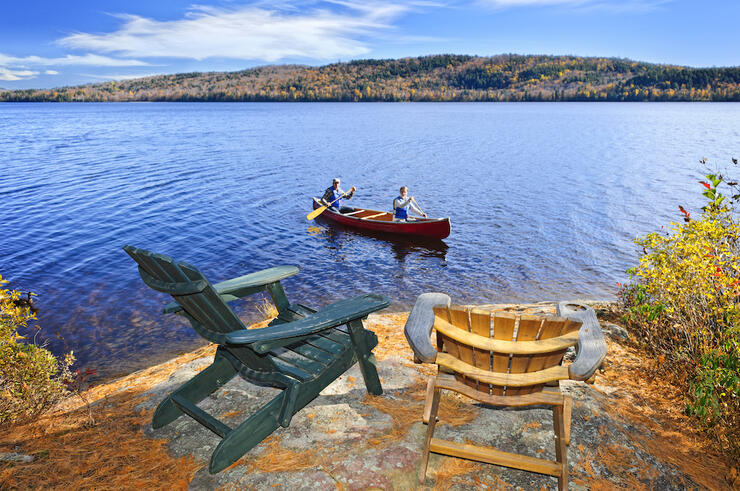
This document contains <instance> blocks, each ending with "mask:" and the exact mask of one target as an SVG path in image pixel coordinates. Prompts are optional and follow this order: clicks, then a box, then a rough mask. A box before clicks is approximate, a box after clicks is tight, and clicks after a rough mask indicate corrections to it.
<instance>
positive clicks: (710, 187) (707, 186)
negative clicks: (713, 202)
mask: <svg viewBox="0 0 740 491" xmlns="http://www.w3.org/2000/svg"><path fill="white" fill-rule="evenodd" d="M699 183H700V184H701V185H702V186H704V187H705V188H707V189H712V186H710V185H709V183H706V182H704V181H699Z"/></svg>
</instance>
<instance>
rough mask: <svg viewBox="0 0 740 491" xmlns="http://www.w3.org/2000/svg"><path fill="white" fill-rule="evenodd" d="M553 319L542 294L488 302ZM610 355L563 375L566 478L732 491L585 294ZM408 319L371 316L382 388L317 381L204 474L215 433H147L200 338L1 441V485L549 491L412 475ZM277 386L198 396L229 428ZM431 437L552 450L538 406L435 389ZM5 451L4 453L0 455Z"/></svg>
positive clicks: (417, 384)
mask: <svg viewBox="0 0 740 491" xmlns="http://www.w3.org/2000/svg"><path fill="white" fill-rule="evenodd" d="M488 307H495V308H496V309H505V310H510V311H516V312H527V313H536V314H544V315H551V314H554V312H555V304H554V303H549V302H543V303H538V304H526V305H496V306H488ZM594 307H595V309H596V310H597V313H601V314H603V315H602V316H601V317H602V318H601V319H600V320H601V323H602V328H603V330H604V332H605V334H607V338H608V343H609V354H608V355H607V358H606V361H605V362H604V365H603V366H602V368H601V369H600V370H599V372H598V375H597V379H596V382H595V383H594V384H593V385H588V384H585V383H581V382H562V387H563V388H564V390H565V391H567V392H568V393H570V394H571V395H572V396H573V398H574V408H573V417H572V436H571V444H570V447H569V449H568V460H569V464H570V489H697V488H699V489H701V488H708V489H738V487H739V486H740V481H738V476H737V470H736V469H734V468H732V467H731V466H730V465H729V464H728V463H727V461H726V460H725V459H724V458H723V457H722V456H721V455H718V454H717V453H715V452H714V450H713V447H712V445H711V442H710V441H708V440H707V438H706V436H705V435H703V434H702V433H701V432H700V431H699V430H697V429H695V425H694V424H693V422H692V421H691V419H690V418H689V417H688V416H685V415H684V414H683V412H682V410H683V399H682V394H681V393H680V392H679V391H678V390H677V389H676V388H674V387H672V386H670V385H668V384H666V383H665V382H663V381H661V380H659V379H650V378H649V377H648V375H647V373H648V370H647V369H648V368H649V367H650V366H651V364H652V363H654V361H653V360H650V359H646V358H645V357H644V356H642V355H641V354H640V353H639V352H638V351H636V350H634V349H633V348H631V347H629V345H628V343H627V341H628V337H629V335H628V333H627V331H625V330H624V329H623V328H622V327H620V326H618V325H616V324H612V323H610V322H607V321H606V320H605V319H606V318H608V316H606V313H607V312H608V305H605V304H595V305H594ZM406 316H407V314H402V313H401V314H380V315H372V316H370V318H369V319H368V324H367V327H368V328H369V329H371V330H373V331H375V333H376V334H377V335H378V338H379V345H378V347H377V348H376V349H375V354H376V357H377V359H378V371H379V374H380V378H381V382H382V384H383V389H384V394H383V395H381V396H370V395H368V394H367V391H366V390H365V387H364V384H363V382H362V376H361V374H360V371H359V368H358V367H357V365H355V366H354V367H353V368H352V369H351V370H349V371H348V372H347V373H345V374H344V375H343V376H342V377H340V378H339V379H338V380H336V381H335V382H334V383H333V384H332V385H330V386H329V387H328V388H327V389H325V390H324V391H323V392H322V393H321V395H320V396H319V397H318V398H317V399H316V400H314V401H313V402H312V403H310V404H309V405H308V406H307V407H306V408H304V409H303V410H301V411H300V412H299V413H298V414H296V416H295V417H294V418H293V421H292V423H291V425H290V427H289V428H279V429H278V430H277V431H276V432H275V433H274V434H273V435H272V436H271V437H269V438H268V439H267V440H266V441H264V442H263V443H262V444H260V445H259V446H258V447H256V448H255V449H253V450H252V451H251V452H249V453H248V454H247V455H246V456H244V457H243V458H242V459H240V460H239V461H238V462H237V463H236V464H234V465H232V466H231V467H230V468H228V469H227V470H225V471H223V472H221V473H220V474H217V475H210V474H209V473H208V471H207V462H208V458H209V457H210V454H211V452H212V450H213V449H214V448H215V446H216V445H217V444H218V441H219V439H218V437H216V436H214V435H213V434H211V433H210V432H209V431H208V430H206V429H204V428H203V427H202V426H200V425H199V424H197V423H195V422H194V421H192V420H191V419H190V418H186V417H184V418H180V419H178V420H177V421H176V422H174V423H172V424H170V425H168V426H166V427H164V428H161V429H158V430H153V429H152V428H151V425H150V421H151V414H152V411H153V409H154V408H155V407H156V405H157V404H158V403H159V402H160V401H161V400H162V399H163V398H164V397H165V396H166V395H167V394H168V393H169V392H170V391H171V390H173V389H174V388H175V387H177V386H178V385H180V384H181V383H182V382H184V381H186V380H188V379H190V378H191V377H192V376H193V375H194V374H195V373H197V372H198V371H199V370H202V369H203V368H205V367H206V366H207V365H208V364H209V363H210V359H211V357H212V355H213V351H214V347H213V346H207V347H204V348H202V349H199V350H197V351H195V352H192V353H187V354H184V355H181V356H179V357H177V358H175V359H173V360H170V361H169V362H167V363H164V364H161V365H158V366H155V367H151V368H148V369H145V370H141V371H139V372H136V373H133V374H131V375H128V376H126V377H123V378H120V379H117V380H114V381H111V382H108V383H105V384H101V385H98V386H96V387H93V388H92V389H90V390H88V391H87V392H86V393H84V394H82V397H79V396H75V397H73V398H70V399H68V400H66V401H65V402H64V403H62V404H61V405H59V406H58V407H57V408H55V410H54V411H52V412H50V413H48V414H46V415H44V416H43V417H42V418H40V419H39V420H37V421H34V422H31V423H28V424H26V425H21V426H17V427H15V428H12V429H11V430H10V432H9V433H8V434H6V435H2V436H0V488H2V489H5V488H7V489H28V488H32V489H33V488H39V489H41V488H43V489H56V488H66V489H114V488H115V489H133V488H140V489H172V488H182V489H220V488H225V489H266V488H276V489H290V490H295V489H321V490H324V489H341V490H359V489H389V490H390V489H461V490H462V489H471V490H472V489H552V488H553V487H555V485H556V480H555V479H554V478H551V477H548V476H542V475H538V474H532V473H528V472H523V471H518V470H513V469H507V468H503V467H497V466H492V465H487V464H480V463H476V462H471V461H465V460H460V459H454V458H450V457H443V456H439V455H434V454H433V455H432V457H431V459H430V465H429V471H428V473H427V478H426V481H425V483H424V485H423V486H422V485H420V484H419V483H418V480H417V475H418V467H419V462H420V458H421V448H422V444H423V438H424V434H425V431H426V426H425V425H424V424H423V423H422V422H421V415H422V408H423V405H424V395H425V394H424V392H425V385H426V379H427V378H428V377H429V375H431V374H432V373H433V367H432V366H429V365H418V364H414V363H413V359H412V353H411V350H410V349H409V348H408V346H407V345H406V341H405V339H404V337H403V325H404V322H405V319H406ZM274 390H275V389H270V388H264V387H257V386H253V385H250V384H248V383H247V382H245V381H243V380H240V379H234V380H232V381H231V382H230V383H229V384H227V385H226V386H224V387H223V388H222V389H220V390H219V391H218V392H216V393H215V394H214V395H213V396H212V397H210V398H208V399H207V400H205V401H204V402H203V403H201V406H202V407H203V408H204V409H205V410H206V411H208V412H210V413H213V414H217V415H219V417H220V418H221V419H223V420H225V421H227V422H230V423H233V424H238V423H239V422H241V421H242V420H243V419H245V418H246V417H247V416H248V415H249V414H251V413H252V412H253V411H254V410H256V409H257V408H258V407H260V405H261V404H263V403H264V402H265V401H266V400H267V399H268V398H270V397H272V395H273V391H274ZM437 432H438V434H439V436H440V437H441V438H447V439H453V440H457V441H461V442H464V441H465V440H470V441H474V442H476V443H481V444H488V445H495V446H496V447H498V448H500V449H503V450H509V451H512V452H521V453H529V454H531V455H533V456H542V457H545V458H549V459H553V458H554V443H553V433H552V416H551V411H550V410H548V409H544V408H542V409H540V408H534V409H514V408H512V409H496V408H489V407H483V406H481V405H473V404H470V403H469V401H468V400H464V399H463V398H462V397H459V398H458V397H456V396H453V395H450V396H449V397H444V398H443V399H442V406H441V409H440V425H439V426H438V430H437ZM3 456H5V457H3Z"/></svg>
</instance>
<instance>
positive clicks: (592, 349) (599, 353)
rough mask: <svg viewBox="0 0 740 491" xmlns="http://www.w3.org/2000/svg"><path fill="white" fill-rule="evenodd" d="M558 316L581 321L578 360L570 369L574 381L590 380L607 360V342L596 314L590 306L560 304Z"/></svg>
mask: <svg viewBox="0 0 740 491" xmlns="http://www.w3.org/2000/svg"><path fill="white" fill-rule="evenodd" d="M558 315H559V316H561V317H569V318H571V319H573V320H578V321H581V322H582V323H583V324H582V325H581V329H580V330H579V331H578V347H577V348H576V352H577V354H576V359H575V361H574V362H573V363H572V364H571V365H570V366H569V367H568V372H569V374H570V378H571V379H572V380H588V379H589V378H591V376H592V375H593V374H594V372H595V371H596V369H597V368H599V367H600V366H601V363H602V362H603V361H604V358H606V351H607V348H606V340H605V339H604V333H602V332H601V326H600V325H599V320H598V319H597V318H596V312H594V309H592V308H591V307H589V306H588V305H583V304H580V303H574V302H559V303H558Z"/></svg>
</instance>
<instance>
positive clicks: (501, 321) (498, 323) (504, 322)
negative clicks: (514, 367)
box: [491, 312, 516, 396]
mask: <svg viewBox="0 0 740 491" xmlns="http://www.w3.org/2000/svg"><path fill="white" fill-rule="evenodd" d="M515 327H516V315H515V314H512V313H511V312H495V313H494V314H493V339H500V340H502V341H511V340H513V339H514V328H515ZM510 361H511V356H510V355H505V354H501V353H491V366H492V367H493V371H494V372H498V373H509V362H510ZM491 394H493V395H495V396H502V395H504V388H503V387H496V386H493V387H491Z"/></svg>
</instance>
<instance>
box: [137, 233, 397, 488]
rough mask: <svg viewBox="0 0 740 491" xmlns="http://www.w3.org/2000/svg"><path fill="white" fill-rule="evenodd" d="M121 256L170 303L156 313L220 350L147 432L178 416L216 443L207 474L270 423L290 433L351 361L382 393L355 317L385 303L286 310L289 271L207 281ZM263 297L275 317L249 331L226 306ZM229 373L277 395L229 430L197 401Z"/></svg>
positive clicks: (147, 259) (164, 405) (366, 298)
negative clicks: (185, 324) (179, 319)
mask: <svg viewBox="0 0 740 491" xmlns="http://www.w3.org/2000/svg"><path fill="white" fill-rule="evenodd" d="M123 249H124V250H125V251H126V252H127V253H128V254H129V255H130V256H131V257H132V258H133V259H134V261H136V262H137V263H138V265H139V274H140V275H141V278H142V280H143V281H144V283H146V284H147V285H148V286H150V287H151V288H153V289H154V290H157V291H159V292H164V293H168V294H170V295H172V297H173V298H174V299H175V303H172V304H169V305H167V306H166V307H165V309H164V311H165V312H166V313H177V314H180V315H182V316H183V317H185V318H186V319H188V320H189V321H190V323H191V324H192V326H193V329H195V331H196V332H197V333H198V334H199V335H201V336H202V337H204V338H205V339H207V340H209V341H211V342H213V343H216V344H218V349H217V350H216V356H215V358H214V360H213V363H212V364H211V365H210V366H209V367H208V368H206V369H205V370H203V371H202V372H200V373H199V374H198V375H196V376H195V377H193V378H192V379H191V380H190V381H188V382H186V383H185V384H183V385H182V386H180V387H179V388H178V389H177V390H175V391H174V392H172V393H171V394H170V395H169V396H168V397H167V398H166V399H165V400H164V401H162V402H161V403H160V404H159V406H158V407H157V410H156V411H155V413H154V419H153V421H152V426H153V427H154V428H160V427H162V426H164V425H166V424H169V423H171V422H172V421H174V420H175V419H177V418H179V417H180V416H182V415H183V414H186V415H188V416H190V417H191V418H193V419H195V420H196V421H198V422H199V423H200V424H202V425H203V426H205V427H206V428H208V429H209V430H211V431H213V432H214V433H215V434H217V435H218V436H220V437H221V438H222V440H221V443H220V444H219V445H218V447H216V450H214V452H213V454H212V455H211V461H210V464H209V467H208V469H209V471H210V472H211V473H212V474H215V473H217V472H219V471H221V470H223V469H225V468H226V467H228V466H229V465H231V464H232V463H234V462H236V460H238V459H239V457H241V456H242V455H244V454H245V453H246V452H248V451H249V450H250V449H251V448H252V447H254V446H255V445H257V444H258V443H260V442H261V441H262V440H264V439H265V438H266V437H267V436H269V435H270V434H271V433H272V432H273V431H275V430H276V429H277V428H278V426H283V427H288V426H289V425H290V420H291V418H292V417H293V415H294V414H295V413H296V412H298V411H299V410H300V409H301V408H303V407H304V406H305V405H306V404H308V403H309V402H311V401H312V400H313V399H314V398H316V396H318V394H319V392H321V390H323V389H324V388H325V387H326V386H327V385H329V384H330V383H331V382H333V381H334V380H335V379H336V378H337V377H339V376H340V375H342V374H343V373H344V372H346V371H347V370H348V369H349V368H350V367H351V366H352V365H354V363H355V362H359V364H360V369H361V372H362V376H363V377H364V379H365V385H366V387H367V390H368V392H369V393H371V394H376V395H379V394H382V392H383V389H382V388H381V386H380V379H379V378H378V372H377V370H376V368H375V357H374V356H373V354H372V352H371V350H372V349H373V348H374V347H375V346H377V344H378V338H377V337H376V336H375V334H374V333H373V332H371V331H368V330H366V329H365V328H364V327H363V323H362V320H363V319H364V318H365V317H367V316H368V314H370V313H372V312H376V311H378V310H381V309H384V308H385V307H387V306H388V305H389V304H390V302H389V301H388V299H386V298H385V297H382V296H380V295H373V294H367V295H360V296H357V297H354V298H350V299H347V300H341V301H339V302H336V303H333V304H331V305H329V306H327V307H325V308H324V309H322V310H320V311H318V312H317V311H315V310H313V309H310V308H308V307H305V306H303V305H300V304H291V303H290V302H289V301H288V299H287V297H286V295H285V291H284V290H283V287H282V286H281V285H280V280H282V279H284V278H287V277H289V276H292V275H294V274H296V273H298V268H296V267H295V266H278V267H275V268H270V269H266V270H264V271H259V272H257V273H252V274H248V275H246V276H241V277H239V278H234V279H231V280H228V281H223V282H221V283H216V284H211V283H210V282H209V281H208V280H207V279H206V278H205V277H204V276H203V274H202V273H201V272H200V271H198V269H197V268H196V267H194V266H191V265H189V264H186V263H183V262H179V261H174V260H173V259H172V258H170V257H167V256H164V255H161V254H154V253H152V252H150V251H146V250H143V249H137V248H135V247H132V246H128V245H127V246H125V247H124V248H123ZM265 290H266V291H267V292H268V293H269V294H270V296H271V297H272V300H273V301H274V302H275V306H276V307H277V309H278V312H279V314H278V316H277V317H276V318H275V319H273V321H272V322H271V323H270V324H269V326H268V327H266V328H263V329H251V330H247V329H246V328H245V326H244V324H243V323H242V321H241V320H240V319H239V317H237V316H236V314H234V312H233V311H232V310H231V309H230V308H229V306H228V304H227V302H230V301H232V300H236V299H239V298H242V297H244V296H246V295H250V294H253V293H257V292H262V291H265ZM237 374H239V375H241V376H242V377H243V378H245V379H246V380H248V381H250V382H253V383H256V384H260V385H265V384H268V385H272V386H275V387H278V388H281V389H284V390H283V391H282V392H280V394H278V395H277V396H276V397H275V398H273V399H272V400H271V401H270V402H268V403H267V404H265V405H264V406H262V407H261V408H260V409H259V410H258V411H257V412H256V413H255V414H253V415H252V416H250V417H249V418H248V419H247V420H246V421H244V422H243V423H242V424H240V425H239V426H237V427H236V428H230V427H229V426H227V425H226V424H224V423H223V422H221V421H219V420H218V419H216V418H215V417H213V416H212V415H210V414H208V413H207V412H205V411H204V410H202V409H201V408H199V407H198V406H196V404H197V403H198V402H200V401H202V400H203V399H205V398H206V397H208V395H210V394H211V393H213V392H214V391H216V390H217V389H218V388H219V387H221V386H223V385H224V384H225V383H226V382H228V381H229V380H231V379H232V378H233V377H234V376H236V375H237Z"/></svg>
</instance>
